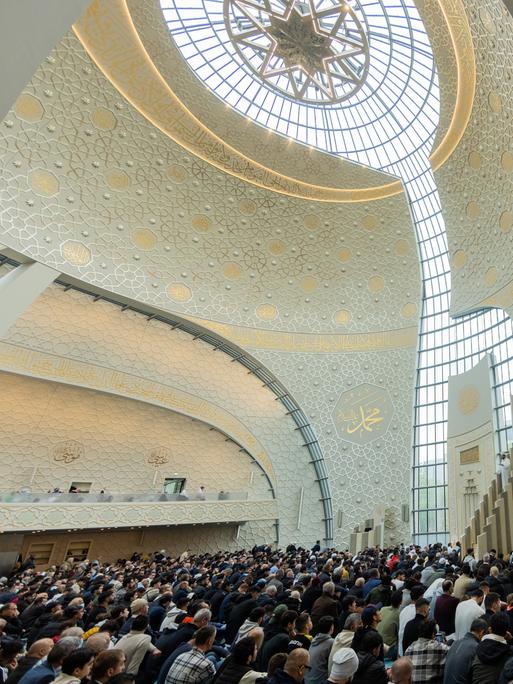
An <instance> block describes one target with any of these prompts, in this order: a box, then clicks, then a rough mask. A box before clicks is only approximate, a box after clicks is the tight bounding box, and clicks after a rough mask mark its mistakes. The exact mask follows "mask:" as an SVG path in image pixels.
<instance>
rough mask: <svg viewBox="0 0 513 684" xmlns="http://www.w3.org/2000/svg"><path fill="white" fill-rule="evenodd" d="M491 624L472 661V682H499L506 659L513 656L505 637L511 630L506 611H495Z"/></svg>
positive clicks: (488, 683)
mask: <svg viewBox="0 0 513 684" xmlns="http://www.w3.org/2000/svg"><path fill="white" fill-rule="evenodd" d="M489 624H490V634H485V636H484V637H483V638H482V640H481V642H480V643H479V645H478V647H477V649H476V655H475V657H474V662H473V663H472V684H497V682H498V681H499V678H500V675H501V672H502V670H503V668H504V665H505V663H506V661H507V660H509V658H511V657H512V656H513V649H512V647H511V646H509V644H508V643H507V641H506V639H505V636H506V633H507V632H508V630H509V618H508V616H507V615H506V613H503V612H501V613H495V614H494V615H492V616H491V618H490V621H489Z"/></svg>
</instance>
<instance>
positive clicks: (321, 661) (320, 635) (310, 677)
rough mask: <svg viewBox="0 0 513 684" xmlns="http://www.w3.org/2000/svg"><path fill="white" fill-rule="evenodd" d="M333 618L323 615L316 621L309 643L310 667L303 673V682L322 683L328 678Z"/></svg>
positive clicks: (307, 683) (306, 683) (309, 683)
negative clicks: (315, 629) (313, 634)
mask: <svg viewBox="0 0 513 684" xmlns="http://www.w3.org/2000/svg"><path fill="white" fill-rule="evenodd" d="M334 626H335V620H334V618H333V617H332V616H331V615H323V616H322V617H321V618H320V619H319V622H318V623H317V634H316V635H315V636H314V638H313V641H312V643H311V645H310V651H309V653H310V669H309V670H308V671H307V673H306V674H305V684H322V682H324V681H326V679H328V674H329V672H328V659H329V656H330V651H331V647H332V646H333V637H332V634H333V629H334Z"/></svg>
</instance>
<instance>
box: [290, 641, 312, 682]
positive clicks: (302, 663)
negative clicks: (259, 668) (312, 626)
mask: <svg viewBox="0 0 513 684" xmlns="http://www.w3.org/2000/svg"><path fill="white" fill-rule="evenodd" d="M309 664H310V655H309V654H308V651H307V650H306V649H305V648H295V649H294V650H293V651H292V653H290V654H289V655H288V656H287V661H286V663H285V667H284V668H283V671H284V672H286V673H287V674H288V675H289V676H290V677H292V679H293V680H294V681H295V682H302V681H303V679H304V677H305V674H306V671H307V670H306V668H307V666H308V665H309Z"/></svg>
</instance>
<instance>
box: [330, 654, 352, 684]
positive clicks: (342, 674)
mask: <svg viewBox="0 0 513 684" xmlns="http://www.w3.org/2000/svg"><path fill="white" fill-rule="evenodd" d="M357 669H358V656H357V655H356V653H355V652H354V651H353V649H352V648H339V649H338V651H337V652H336V653H335V655H334V656H333V664H332V666H331V672H330V676H329V677H328V679H327V680H326V681H327V682H329V683H330V684H349V682H350V681H351V680H352V679H353V675H354V673H355V672H356V670H357Z"/></svg>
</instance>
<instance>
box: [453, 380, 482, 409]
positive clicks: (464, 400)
mask: <svg viewBox="0 0 513 684" xmlns="http://www.w3.org/2000/svg"><path fill="white" fill-rule="evenodd" d="M480 401H481V396H480V394H479V390H478V389H477V387H474V386H473V385H469V386H468V387H464V388H463V389H462V390H461V391H460V393H459V396H458V408H459V410H460V413H462V414H463V415H464V416H469V415H470V414H471V413H474V412H475V411H477V409H478V407H479V403H480Z"/></svg>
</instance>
